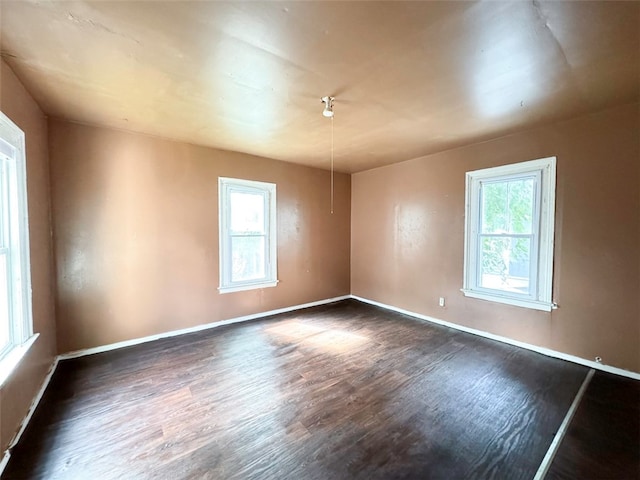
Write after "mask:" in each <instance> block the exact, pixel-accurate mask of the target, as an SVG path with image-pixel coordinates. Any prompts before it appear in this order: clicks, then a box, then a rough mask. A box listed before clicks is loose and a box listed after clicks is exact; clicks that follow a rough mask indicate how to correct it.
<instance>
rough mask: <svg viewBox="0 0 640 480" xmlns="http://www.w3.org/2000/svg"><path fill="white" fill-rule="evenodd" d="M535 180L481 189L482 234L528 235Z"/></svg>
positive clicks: (523, 179) (492, 184)
mask: <svg viewBox="0 0 640 480" xmlns="http://www.w3.org/2000/svg"><path fill="white" fill-rule="evenodd" d="M534 182H535V179H534V177H528V178H519V179H514V180H505V181H502V182H492V183H485V184H483V185H482V219H481V220H482V225H481V232H482V233H518V234H530V233H531V226H532V222H533V207H534Z"/></svg>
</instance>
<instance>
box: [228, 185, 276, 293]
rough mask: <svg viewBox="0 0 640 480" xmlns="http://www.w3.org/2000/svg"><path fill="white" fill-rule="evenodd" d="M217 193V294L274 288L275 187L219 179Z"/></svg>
mask: <svg viewBox="0 0 640 480" xmlns="http://www.w3.org/2000/svg"><path fill="white" fill-rule="evenodd" d="M218 192H219V208H220V211H219V224H220V288H219V290H220V293H226V292H236V291H240V290H250V289H254V288H264V287H274V286H276V284H277V283H278V280H277V260H276V186H275V184H273V183H264V182H255V181H250V180H241V179H236V178H223V177H220V178H219V179H218Z"/></svg>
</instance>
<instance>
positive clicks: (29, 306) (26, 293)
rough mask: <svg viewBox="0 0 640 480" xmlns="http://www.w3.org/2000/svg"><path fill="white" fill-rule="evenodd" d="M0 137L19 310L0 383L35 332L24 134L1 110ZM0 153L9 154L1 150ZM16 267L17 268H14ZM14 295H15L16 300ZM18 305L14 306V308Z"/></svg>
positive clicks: (0, 361)
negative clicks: (7, 149)
mask: <svg viewBox="0 0 640 480" xmlns="http://www.w3.org/2000/svg"><path fill="white" fill-rule="evenodd" d="M0 139H2V140H3V142H4V143H6V144H8V145H9V146H10V147H11V148H13V149H14V152H13V158H11V157H9V158H10V159H9V162H8V164H9V169H10V170H11V173H10V174H11V175H12V176H14V179H13V181H12V183H11V185H10V188H15V191H14V192H13V193H11V191H9V195H12V196H13V200H12V201H15V202H16V204H15V205H13V208H12V207H9V208H10V209H11V210H12V211H11V213H10V215H9V222H10V223H12V224H13V226H14V227H16V226H17V228H16V230H17V233H16V232H15V231H14V232H12V233H11V240H10V246H9V249H10V252H12V253H10V255H11V256H14V255H16V253H15V250H17V251H18V253H17V256H18V260H19V261H18V266H17V267H16V266H15V265H14V266H12V270H13V272H12V276H11V277H12V282H13V281H15V278H13V277H14V275H16V274H18V275H19V286H18V288H19V292H18V293H17V294H15V293H12V294H11V297H12V298H10V300H9V301H10V302H11V304H12V307H11V308H12V310H13V312H14V313H13V314H12V315H15V314H16V313H15V310H17V311H18V313H17V315H19V317H20V318H19V319H15V318H14V319H12V322H11V325H10V332H11V333H10V339H9V340H10V343H9V344H8V348H6V349H4V350H3V353H2V357H1V358H0V366H1V370H2V375H0V385H2V384H3V383H4V382H5V381H6V379H7V378H8V377H9V376H10V375H11V373H12V372H13V370H14V369H15V368H16V367H17V366H18V364H19V363H20V360H21V359H22V358H23V357H24V355H25V354H26V352H27V351H28V350H29V348H30V347H31V345H32V344H33V342H34V341H35V339H36V338H37V337H38V335H37V334H36V335H34V333H33V299H32V286H31V258H30V253H31V252H30V245H31V244H30V241H29V205H28V198H27V163H26V147H25V134H24V132H23V131H22V130H21V129H20V127H18V126H17V125H16V124H15V123H14V122H13V121H12V120H11V119H10V118H9V117H7V116H6V115H5V114H4V113H3V112H1V111H0ZM0 155H3V156H8V155H5V154H2V153H0ZM16 271H17V272H16ZM16 296H17V297H18V299H17V300H16ZM16 307H17V308H16Z"/></svg>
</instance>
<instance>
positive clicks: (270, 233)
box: [218, 177, 278, 294]
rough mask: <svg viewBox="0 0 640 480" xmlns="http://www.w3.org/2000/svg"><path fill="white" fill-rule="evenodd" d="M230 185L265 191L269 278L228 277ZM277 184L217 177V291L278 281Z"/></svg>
mask: <svg viewBox="0 0 640 480" xmlns="http://www.w3.org/2000/svg"><path fill="white" fill-rule="evenodd" d="M230 187H238V188H240V189H242V188H246V189H247V190H256V189H257V190H260V191H262V192H264V193H266V196H267V205H265V208H266V210H267V212H266V214H265V219H266V220H267V222H268V225H267V234H266V241H267V244H268V246H267V255H268V258H267V259H266V262H267V265H265V270H266V278H265V279H261V280H257V281H245V282H230V281H228V280H227V279H226V278H225V275H226V273H227V271H226V270H225V268H228V267H229V265H228V256H229V254H230V252H229V250H230V245H229V235H228V231H229V230H228V227H229V223H230V221H229V220H230V219H229V211H228V210H229V209H228V208H226V209H225V207H226V206H227V201H226V197H227V191H228V189H229V188H230ZM276 208H277V202H276V184H275V183H268V182H259V181H255V180H246V179H240V178H229V177H218V231H219V233H218V241H219V248H218V251H219V269H220V277H219V286H218V291H219V292H220V293H221V294H222V293H232V292H241V291H246V290H254V289H258V288H269V287H275V286H276V285H278V261H277V248H278V245H277V223H276Z"/></svg>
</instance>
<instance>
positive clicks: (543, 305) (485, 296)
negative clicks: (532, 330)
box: [460, 288, 558, 312]
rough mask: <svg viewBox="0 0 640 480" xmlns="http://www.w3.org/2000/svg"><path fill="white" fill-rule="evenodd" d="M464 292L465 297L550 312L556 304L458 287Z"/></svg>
mask: <svg viewBox="0 0 640 480" xmlns="http://www.w3.org/2000/svg"><path fill="white" fill-rule="evenodd" d="M460 291H461V292H462V293H464V296H465V297H471V298H478V299H480V300H488V301H490V302H497V303H505V304H507V305H514V306H516V307H523V308H531V309H534V310H542V311H544V312H550V311H551V310H555V309H556V308H558V306H557V305H556V304H555V303H549V302H540V301H537V300H526V299H521V298H513V297H505V296H502V295H492V294H490V293H485V292H477V291H475V290H467V289H464V288H462V289H460Z"/></svg>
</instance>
